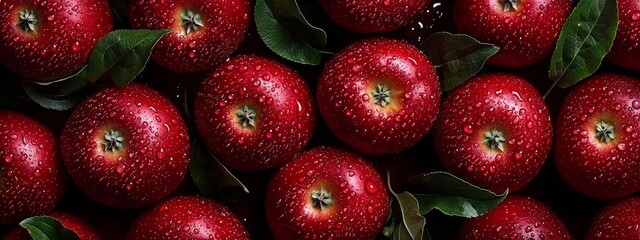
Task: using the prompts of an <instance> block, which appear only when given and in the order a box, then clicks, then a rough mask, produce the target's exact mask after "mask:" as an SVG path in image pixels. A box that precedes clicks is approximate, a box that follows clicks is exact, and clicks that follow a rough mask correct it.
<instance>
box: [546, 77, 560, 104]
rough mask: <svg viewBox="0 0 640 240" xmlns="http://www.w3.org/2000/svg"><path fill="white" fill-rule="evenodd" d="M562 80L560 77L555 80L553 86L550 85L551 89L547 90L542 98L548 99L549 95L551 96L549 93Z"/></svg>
mask: <svg viewBox="0 0 640 240" xmlns="http://www.w3.org/2000/svg"><path fill="white" fill-rule="evenodd" d="M559 82H560V78H557V79H556V80H554V81H553V84H552V85H551V87H549V90H547V92H546V93H545V94H544V95H543V96H542V100H547V96H549V94H550V93H551V90H553V89H554V88H555V87H556V85H558V83H559Z"/></svg>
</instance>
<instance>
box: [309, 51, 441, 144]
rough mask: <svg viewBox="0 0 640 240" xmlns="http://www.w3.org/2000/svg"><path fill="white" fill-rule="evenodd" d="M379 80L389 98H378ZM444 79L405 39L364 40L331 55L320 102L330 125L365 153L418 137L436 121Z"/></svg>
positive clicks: (322, 78) (412, 141)
mask: <svg viewBox="0 0 640 240" xmlns="http://www.w3.org/2000/svg"><path fill="white" fill-rule="evenodd" d="M377 86H385V87H388V88H389V89H390V90H391V97H390V98H391V103H390V104H388V105H385V106H381V105H380V104H376V103H375V102H374V101H375V98H374V95H373V91H374V89H375V88H376V87H377ZM440 96H441V91H440V84H439V82H438V76H437V75H436V72H435V69H434V68H433V66H432V65H431V62H429V60H428V59H427V57H426V56H425V55H424V54H422V52H420V50H418V49H417V48H416V47H414V46H412V45H409V44H407V43H404V42H401V41H397V40H391V39H384V38H376V39H366V40H361V41H358V42H356V43H353V44H352V45H350V46H348V47H346V48H345V49H343V50H341V51H340V52H339V53H337V54H336V55H335V56H334V57H333V59H331V61H329V62H328V63H327V64H326V65H325V67H324V70H323V71H322V75H321V76H320V81H319V82H318V87H317V102H318V108H319V110H320V113H321V114H322V117H323V118H324V120H325V122H326V123H327V125H328V126H329V128H330V129H331V131H332V132H333V133H334V134H335V135H336V136H337V137H338V138H339V139H340V140H341V141H342V142H344V143H345V144H346V145H348V146H349V147H351V148H353V149H355V150H357V151H359V152H363V153H366V154H376V155H378V154H389V153H397V152H400V151H402V150H405V149H407V148H409V147H411V146H413V145H415V144H416V143H417V142H418V141H420V140H421V139H422V138H423V137H424V136H425V135H426V134H427V133H428V132H429V129H431V126H432V125H433V123H434V122H435V119H436V115H437V114H438V108H439V106H440Z"/></svg>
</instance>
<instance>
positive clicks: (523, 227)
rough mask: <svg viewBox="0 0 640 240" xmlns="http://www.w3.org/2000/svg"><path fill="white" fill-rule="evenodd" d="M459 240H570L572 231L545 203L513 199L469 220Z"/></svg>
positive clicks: (461, 228) (514, 197)
mask: <svg viewBox="0 0 640 240" xmlns="http://www.w3.org/2000/svg"><path fill="white" fill-rule="evenodd" d="M458 239H459V240H486V239H505V240H516V239H518V240H520V239H523V240H534V239H540V240H544V239H547V240H560V239H561V240H570V239H572V238H571V236H570V235H569V231H568V230H567V228H566V227H565V226H564V224H563V223H562V222H561V221H560V219H558V217H557V216H556V215H555V214H554V213H553V212H551V211H550V210H549V209H548V208H547V207H546V206H545V205H543V204H542V203H540V202H538V201H536V200H533V199H530V198H526V197H522V196H510V197H508V198H507V199H505V200H504V201H503V202H502V203H500V204H499V205H498V206H496V207H495V208H494V209H492V210H491V211H490V212H489V213H487V214H485V215H483V216H480V217H478V218H471V219H468V220H465V222H464V223H463V224H462V226H461V227H460V231H459V232H458Z"/></svg>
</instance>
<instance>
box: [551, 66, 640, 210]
mask: <svg viewBox="0 0 640 240" xmlns="http://www.w3.org/2000/svg"><path fill="white" fill-rule="evenodd" d="M600 122H606V123H608V124H611V125H612V127H613V135H614V136H615V137H614V138H613V139H612V141H610V142H601V141H599V140H598V137H597V132H596V127H597V126H596V125H597V124H598V123H600ZM556 132H557V136H556V139H555V147H554V153H555V154H554V155H555V161H556V166H557V168H558V172H559V173H560V175H561V176H562V177H563V178H564V179H565V181H566V182H567V183H568V184H569V185H570V186H571V187H573V188H575V189H576V190H578V191H580V192H582V193H584V194H586V195H588V196H591V197H594V198H597V199H615V198H620V197H624V196H627V195H630V194H632V193H634V192H637V191H639V190H640V172H638V171H634V169H638V168H640V148H639V147H638V146H640V138H638V135H639V134H640V82H638V80H636V79H633V78H631V77H627V76H623V75H617V74H600V75H596V76H593V77H591V78H589V79H588V80H586V81H585V82H582V83H580V84H579V85H578V87H577V88H575V89H574V90H573V91H572V92H571V93H570V94H569V96H568V97H567V99H566V100H565V102H564V105H563V107H562V110H561V111H560V114H559V116H558V121H557V126H556Z"/></svg>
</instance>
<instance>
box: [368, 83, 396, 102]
mask: <svg viewBox="0 0 640 240" xmlns="http://www.w3.org/2000/svg"><path fill="white" fill-rule="evenodd" d="M371 95H373V103H375V104H378V105H380V106H383V107H384V106H386V105H388V104H390V103H391V89H389V88H388V87H387V86H386V85H377V86H376V88H375V89H373V90H372V91H371Z"/></svg>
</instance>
